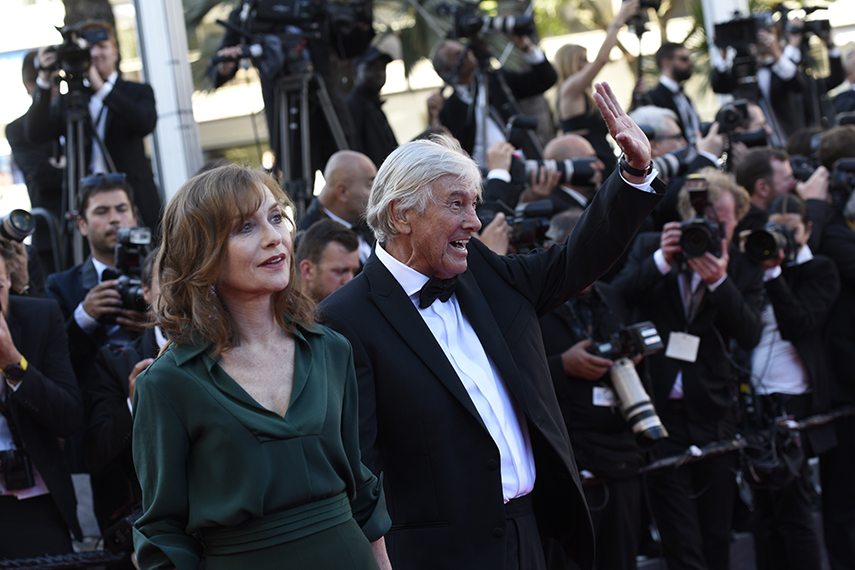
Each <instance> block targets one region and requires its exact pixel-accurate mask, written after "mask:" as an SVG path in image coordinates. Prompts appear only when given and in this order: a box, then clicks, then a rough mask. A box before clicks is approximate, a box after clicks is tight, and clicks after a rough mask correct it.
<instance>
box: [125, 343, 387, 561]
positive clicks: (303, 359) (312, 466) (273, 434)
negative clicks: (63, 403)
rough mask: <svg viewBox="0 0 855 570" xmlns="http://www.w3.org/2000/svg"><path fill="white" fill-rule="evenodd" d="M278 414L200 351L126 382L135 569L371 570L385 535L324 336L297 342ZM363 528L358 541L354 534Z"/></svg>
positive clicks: (353, 406)
mask: <svg viewBox="0 0 855 570" xmlns="http://www.w3.org/2000/svg"><path fill="white" fill-rule="evenodd" d="M295 339H296V347H295V367H294V386H293V389H292V394H291V403H290V405H289V407H288V411H287V413H286V414H285V417H284V418H283V417H282V416H280V415H278V414H276V413H275V412H272V411H270V410H268V409H266V408H264V407H262V406H261V405H259V404H258V403H257V402H256V401H255V400H253V399H252V397H250V395H249V394H247V393H246V392H245V391H244V390H243V389H242V388H241V387H240V386H239V385H238V384H237V383H236V382H235V381H234V380H233V379H232V378H231V377H230V376H229V375H228V374H226V373H225V372H224V371H223V370H222V369H221V368H220V367H219V366H218V365H217V363H216V361H215V360H212V359H211V358H210V357H209V356H208V353H209V351H210V345H209V344H206V343H198V344H186V345H178V346H173V347H172V348H170V349H169V350H167V351H166V352H165V353H164V354H163V355H162V356H160V357H159V358H158V359H157V360H156V361H155V362H154V363H153V364H152V365H151V366H150V367H149V368H148V369H147V370H146V371H145V372H144V373H143V374H140V376H139V377H138V378H137V381H136V387H135V390H134V434H133V454H134V464H135V466H136V470H137V474H138V476H139V480H140V485H141V487H142V491H143V510H144V514H143V516H142V517H141V518H140V519H139V520H138V521H137V523H136V525H135V531H134V545H135V548H136V553H137V559H138V561H139V564H140V567H141V568H143V569H144V570H145V569H150V568H173V567H174V568H177V569H178V570H196V568H198V565H199V561H200V560H201V558H202V557H203V555H204V557H205V558H206V564H207V568H208V569H209V570H231V569H235V570H237V569H241V570H243V569H247V568H253V569H264V568H276V569H289V570H290V569H292V568H293V569H303V568H305V569H312V570H320V569H323V568H329V569H331V570H332V569H335V570H340V569H344V568H354V569H363V568H376V565H375V562H374V558H373V555H372V554H371V549H370V544H369V542H370V541H374V540H377V539H379V538H380V537H381V536H383V534H385V532H386V531H387V530H388V529H389V527H390V525H391V521H390V519H389V516H388V514H387V513H386V507H385V501H384V498H383V492H382V485H381V481H380V480H379V479H378V478H377V477H375V476H374V475H373V474H372V473H371V472H370V471H369V470H368V469H367V468H366V467H365V466H364V465H363V464H362V463H361V461H360V453H359V437H358V409H357V386H356V375H355V372H354V368H353V359H352V356H351V348H350V344H349V343H348V341H347V340H346V339H345V338H344V337H342V336H341V335H339V334H337V333H335V332H333V331H331V330H330V329H328V328H326V327H323V326H313V327H311V328H299V329H298V331H297V332H296V334H295ZM359 529H361V530H359Z"/></svg>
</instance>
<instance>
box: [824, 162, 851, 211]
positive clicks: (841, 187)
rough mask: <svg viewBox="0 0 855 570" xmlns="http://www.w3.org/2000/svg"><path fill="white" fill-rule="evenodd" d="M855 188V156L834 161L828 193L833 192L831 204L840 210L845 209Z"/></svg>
mask: <svg viewBox="0 0 855 570" xmlns="http://www.w3.org/2000/svg"><path fill="white" fill-rule="evenodd" d="M853 188H855V158H841V159H840V160H838V161H837V162H835V163H834V168H833V169H832V171H831V177H830V179H829V181H828V193H829V194H831V204H832V206H834V207H835V208H836V209H837V210H838V211H841V212H842V211H843V208H844V206H846V202H848V201H849V196H851V195H852V189H853Z"/></svg>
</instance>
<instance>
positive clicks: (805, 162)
mask: <svg viewBox="0 0 855 570" xmlns="http://www.w3.org/2000/svg"><path fill="white" fill-rule="evenodd" d="M790 166H792V168H793V177H794V178H795V179H796V180H798V181H800V182H807V180H808V178H810V177H811V176H813V173H814V172H815V171H816V169H817V168H819V164H818V163H817V162H815V161H813V160H811V159H809V158H808V157H806V156H802V155H800V154H794V155H793V156H791V157H790Z"/></svg>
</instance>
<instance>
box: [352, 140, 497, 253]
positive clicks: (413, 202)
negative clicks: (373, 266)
mask: <svg viewBox="0 0 855 570" xmlns="http://www.w3.org/2000/svg"><path fill="white" fill-rule="evenodd" d="M445 176H453V177H455V178H457V179H458V180H459V181H460V182H461V183H463V184H465V185H466V186H471V187H476V188H477V189H478V198H479V199H480V198H481V194H482V188H481V172H480V171H479V170H478V165H477V164H475V161H473V160H472V159H471V158H469V157H468V156H466V154H465V153H464V152H463V149H462V148H460V143H458V142H457V140H456V139H454V138H452V137H449V136H446V135H436V136H434V137H433V138H431V139H424V140H415V141H412V142H408V143H406V144H403V145H401V146H399V147H398V148H397V149H395V150H394V151H392V153H391V154H390V155H389V156H388V157H387V158H386V160H385V161H383V164H382V165H381V166H380V170H378V171H377V176H376V177H375V178H374V185H373V186H372V187H371V195H370V196H369V198H368V207H367V208H366V210H365V219H366V221H367V222H368V225H369V227H371V230H372V231H373V232H374V237H376V238H377V241H378V242H380V243H385V242H386V241H387V240H388V239H389V238H391V237H394V236H396V235H398V230H397V229H396V228H395V224H394V223H393V222H394V221H393V220H392V214H391V211H390V206H391V205H392V203H393V202H397V208H398V212H399V213H403V212H405V211H407V210H415V211H416V212H418V213H419V214H422V213H424V211H425V210H426V209H427V207H428V203H429V202H432V201H434V199H435V196H434V193H433V187H432V185H433V183H434V182H436V181H437V180H439V179H440V178H443V177H445Z"/></svg>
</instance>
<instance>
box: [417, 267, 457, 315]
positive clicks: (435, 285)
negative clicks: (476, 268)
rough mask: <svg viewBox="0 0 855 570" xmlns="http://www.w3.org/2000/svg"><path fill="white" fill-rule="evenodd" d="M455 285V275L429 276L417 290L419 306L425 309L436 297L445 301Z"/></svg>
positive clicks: (449, 296)
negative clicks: (441, 277)
mask: <svg viewBox="0 0 855 570" xmlns="http://www.w3.org/2000/svg"><path fill="white" fill-rule="evenodd" d="M455 287H457V275H455V276H454V277H451V278H449V279H440V278H439V277H437V276H433V277H431V278H430V279H428V281H427V283H425V284H424V286H423V287H422V288H421V289H420V290H419V308H420V309H427V308H428V307H430V306H431V305H433V302H434V301H436V300H437V299H439V300H440V301H442V302H443V303H445V302H446V301H448V300H449V299H450V298H451V296H452V295H453V294H454V288H455Z"/></svg>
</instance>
